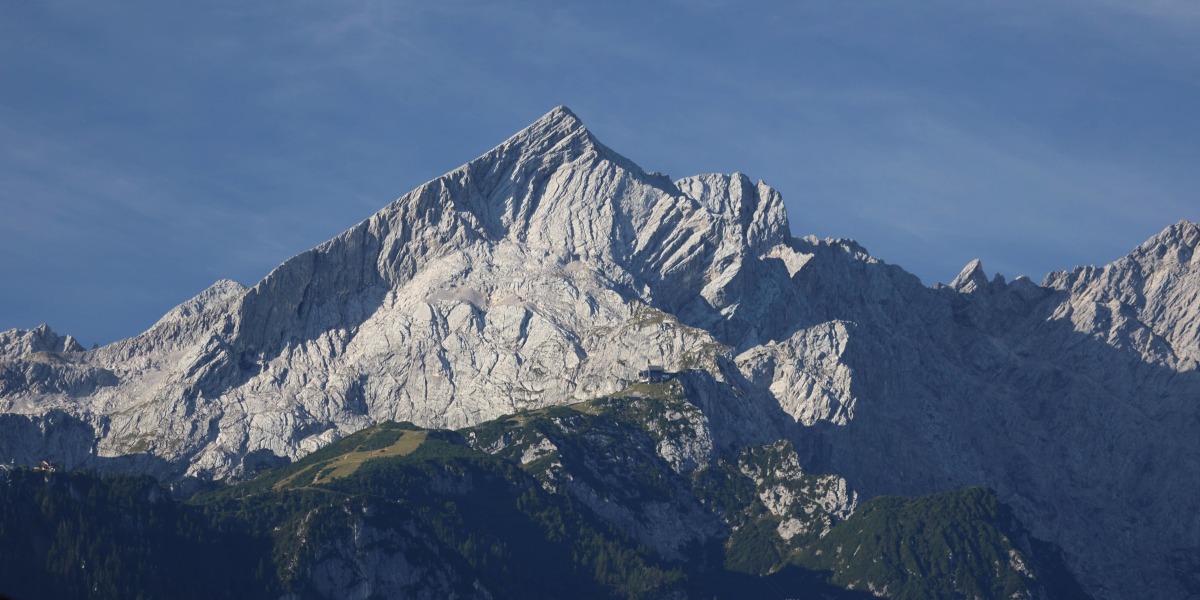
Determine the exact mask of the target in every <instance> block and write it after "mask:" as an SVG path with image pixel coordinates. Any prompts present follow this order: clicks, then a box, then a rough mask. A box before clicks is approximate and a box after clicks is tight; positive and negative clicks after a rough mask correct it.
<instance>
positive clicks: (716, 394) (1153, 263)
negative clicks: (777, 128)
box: [0, 108, 1200, 597]
mask: <svg viewBox="0 0 1200 600" xmlns="http://www.w3.org/2000/svg"><path fill="white" fill-rule="evenodd" d="M1197 229H1198V228H1197V226H1196V225H1194V224H1190V223H1186V222H1185V223H1180V224H1177V225H1175V226H1172V227H1171V228H1169V229H1167V230H1166V231H1164V232H1163V233H1162V234H1161V235H1159V236H1157V237H1155V238H1154V239H1152V240H1150V241H1149V242H1147V243H1146V244H1145V245H1143V246H1141V247H1139V248H1138V249H1137V250H1135V251H1134V252H1133V253H1132V254H1131V255H1130V256H1129V257H1127V258H1125V259H1121V260H1119V261H1117V262H1115V263H1113V264H1111V265H1108V266H1106V267H1102V268H1095V267H1088V268H1084V269H1076V270H1075V271H1073V272H1071V273H1057V274H1052V275H1051V276H1049V277H1048V278H1047V280H1046V282H1045V284H1044V285H1043V286H1038V285H1036V284H1034V283H1032V282H1030V281H1029V280H1028V279H1025V278H1017V279H1016V280H1014V281H1013V282H1011V283H1006V282H1005V281H1004V280H1003V279H1002V278H999V277H997V278H996V279H993V280H991V281H989V280H988V279H987V277H986V275H985V273H984V271H983V267H982V265H981V264H979V263H978V262H973V263H972V264H970V265H968V266H967V268H965V269H964V271H963V273H962V274H961V275H960V276H959V277H958V278H956V279H955V281H954V282H953V283H952V284H951V285H950V286H939V287H935V288H933V289H930V288H926V287H924V286H923V285H922V284H921V283H920V281H919V280H918V279H917V278H916V277H914V276H912V275H910V274H908V273H906V272H904V271H903V270H902V269H900V268H899V267H896V266H892V265H887V264H885V263H882V262H881V261H878V260H877V259H875V258H872V257H871V256H870V255H869V254H868V253H867V252H866V250H865V249H864V248H862V247H861V246H859V245H858V244H856V243H854V242H852V241H848V240H818V239H815V238H804V239H796V238H793V237H791V236H790V232H789V227H788V221H787V217H786V214H785V212H784V209H783V203H782V199H781V198H780V196H779V194H778V193H777V192H775V191H774V190H772V189H770V188H769V187H767V186H766V185H764V184H762V183H757V184H755V183H752V182H751V181H750V180H749V179H747V178H746V177H745V176H742V175H704V176H697V177H689V178H685V179H682V180H679V181H677V182H672V181H670V180H668V179H667V178H665V177H663V176H659V175H654V174H648V173H646V172H644V171H642V170H641V169H640V168H639V167H637V166H636V165H634V164H632V163H631V162H630V161H628V160H627V159H625V158H623V157H621V156H620V155H618V154H616V153H615V152H613V151H611V150H609V149H608V148H606V147H604V146H603V145H602V144H600V143H599V142H598V141H597V140H595V138H594V137H593V136H592V135H591V133H590V132H588V131H587V130H586V129H585V128H584V127H583V125H582V123H580V121H579V120H578V119H577V118H576V117H575V116H574V115H573V114H571V113H570V111H568V110H566V109H565V108H558V109H555V110H554V111H552V112H551V113H549V114H547V115H546V116H545V117H543V118H542V119H540V120H539V121H537V122H536V123H534V124H533V125H531V126H530V127H529V128H527V129H526V130H524V131H522V132H520V133H518V134H517V135H515V136H514V137H512V138H510V139H509V140H507V141H506V142H504V143H503V144H501V145H500V146H498V147H497V148H495V149H493V150H492V151H491V152H489V153H487V154H485V155H483V156H482V157H480V158H478V159H476V160H474V161H472V162H470V163H468V164H466V165H464V166H463V167H461V168H459V169H456V170H455V171H452V172H450V173H448V174H446V175H445V176H443V177H440V178H438V179H436V180H434V181H431V182H429V183H427V184H425V185H422V186H420V187H419V188H417V189H416V190H414V191H412V192H410V193H409V194H407V195H405V196H403V197H401V198H400V199H398V200H396V201H395V202H393V203H392V204H390V205H388V206H387V207H385V208H384V209H383V210H381V211H380V212H379V213H377V214H376V215H374V216H372V217H371V218H369V219H367V220H366V221H364V222H362V223H360V224H358V225H357V226H355V227H354V228H352V229H350V230H349V231H347V232H346V233H344V234H342V235H340V236H338V237H336V238H334V239H333V240H330V241H329V242H327V243H325V244H322V245H321V246H318V247H317V248H314V249H312V250H310V251H308V252H305V253H303V254H300V255H298V256H296V257H294V258H292V259H290V260H288V261H287V262H285V263H284V264H282V265H280V266H279V267H278V268H277V269H276V270H274V271H273V272H272V273H271V274H270V275H268V276H267V277H266V278H265V279H264V280H263V281H261V282H259V283H258V284H257V285H255V286H254V287H252V288H249V289H246V288H243V287H242V286H240V285H238V284H236V283H233V282H229V281H222V282H218V283H217V284H215V285H214V286H213V287H211V288H210V289H208V290H206V291H205V292H203V293H201V294H200V295H199V296H197V297H196V298H194V299H193V300H190V301H188V302H186V303H184V304H182V305H180V306H179V307H177V308H176V309H174V310H172V311H171V312H170V313H168V315H166V316H164V317H163V319H162V320H160V321H159V322H158V323H156V324H155V325H154V326H153V327H152V328H151V329H150V330H148V331H147V332H145V333H143V334H141V335H139V336H136V337H134V338H130V339H127V340H122V341H120V342H117V343H114V344H111V345H109V346H106V347H104V348H100V349H97V350H93V351H89V352H81V351H80V350H81V349H80V348H78V347H77V345H74V344H73V342H72V341H70V340H69V338H59V337H58V336H56V335H54V334H52V332H49V330H48V328H46V329H45V330H42V328H39V329H38V330H33V331H32V332H21V331H13V332H5V333H4V334H0V408H2V409H3V411H4V412H6V413H10V414H8V415H5V420H0V428H2V429H3V430H2V431H0V439H10V438H9V436H8V434H9V433H11V434H12V437H11V439H14V440H22V441H21V442H20V443H19V444H17V443H15V442H14V443H12V444H8V445H4V446H0V450H4V452H5V454H4V455H3V456H0V458H4V459H19V460H22V461H24V460H27V459H36V458H37V457H50V458H57V459H58V460H64V461H66V462H71V463H73V464H114V465H116V464H126V465H128V464H136V465H137V466H138V468H139V469H143V470H147V471H150V472H152V473H155V474H156V475H158V476H160V477H165V478H169V479H177V478H180V477H183V476H186V475H192V476H199V477H214V478H225V477H238V476H241V475H243V474H246V473H249V472H250V471H252V470H253V469H254V466H253V464H254V463H255V462H256V461H258V460H260V459H262V458H263V457H264V456H265V457H267V458H268V459H269V458H270V456H271V455H275V456H277V457H285V458H293V459H294V458H297V457H300V456H303V455H305V454H307V453H309V452H312V451H313V450H316V449H317V448H320V447H322V446H324V445H326V444H328V443H329V442H332V441H334V440H337V439H338V438H340V437H342V436H344V435H346V434H348V433H350V432H353V431H357V430H359V429H361V428H363V427H366V426H368V425H371V424H373V423H377V422H380V421H383V420H388V419H393V420H411V421H413V422H416V423H419V424H422V425H427V426H438V427H462V426H467V425H471V424H475V423H480V422H482V421H485V420H488V419H492V418H495V417H498V416H500V415H504V414H510V413H513V412H516V411H518V410H522V409H527V408H538V407H544V406H547V405H552V404H563V403H568V402H574V401H578V400H582V399H589V398H596V397H600V396H603V395H606V394H612V393H614V392H617V391H619V390H622V389H625V388H626V387H627V385H628V384H629V383H631V382H636V381H638V380H640V379H641V378H642V376H641V373H642V372H643V371H644V370H646V369H647V368H648V367H649V366H651V365H656V366H661V367H662V368H663V369H664V370H665V371H666V372H670V373H684V374H685V375H686V376H684V377H681V378H680V381H681V383H682V385H683V386H684V389H685V392H686V395H687V397H688V398H689V400H690V401H692V402H693V403H694V404H696V405H697V406H698V407H700V409H702V411H703V415H704V416H705V419H707V421H708V428H709V429H711V439H710V442H709V443H711V447H712V448H713V452H714V453H726V454H730V453H732V454H733V455H736V452H737V451H738V449H739V448H743V447H745V446H746V445H749V444H764V443H770V442H774V441H776V440H779V439H782V438H789V439H790V441H791V442H792V443H793V444H794V445H795V448H796V451H797V455H798V457H799V458H798V460H799V463H798V464H803V465H804V466H805V468H810V467H811V468H813V469H815V470H816V472H823V473H836V474H837V475H839V476H841V477H843V478H844V479H845V481H847V482H848V483H849V486H850V487H851V488H852V489H854V490H857V491H858V492H859V493H860V494H862V495H863V496H864V497H870V496H874V495H878V494H915V493H926V492H933V491H940V490H945V489H951V488H959V487H963V486H967V485H980V484H983V485H990V486H992V487H994V488H996V490H997V491H998V493H999V494H1000V496H1001V499H1002V500H1003V501H1004V502H1006V503H1008V504H1011V505H1012V506H1013V507H1014V509H1015V510H1016V511H1017V512H1018V514H1019V516H1020V517H1021V519H1022V520H1024V521H1026V522H1027V523H1029V525H1030V528H1031V529H1032V530H1033V533H1034V534H1036V535H1038V536H1040V537H1043V538H1047V539H1050V540H1053V541H1055V542H1056V543H1059V544H1061V545H1062V546H1063V547H1064V549H1065V550H1066V553H1067V560H1068V562H1069V563H1070V564H1071V565H1072V567H1073V568H1075V569H1077V570H1078V571H1079V572H1080V573H1081V575H1082V580H1083V581H1084V582H1085V583H1086V584H1087V585H1088V586H1090V588H1091V589H1092V590H1093V591H1096V592H1097V593H1098V594H1099V595H1101V596H1103V597H1125V596H1129V595H1131V594H1132V595H1143V596H1144V595H1146V594H1149V595H1150V596H1151V597H1187V595H1188V594H1192V595H1193V596H1195V595H1197V594H1200V587H1189V586H1197V585H1200V582H1197V581H1195V579H1194V577H1192V578H1189V577H1191V575H1189V574H1188V567H1187V565H1192V564H1200V545H1198V544H1197V543H1196V541H1195V540H1197V539H1200V517H1198V516H1197V515H1200V506H1197V502H1198V501H1197V499H1196V498H1195V494H1194V493H1193V491H1194V490H1195V489H1197V488H1200V441H1197V440H1198V438H1196V436H1194V434H1193V430H1194V428H1195V425H1196V423H1197V421H1198V419H1200V417H1198V415H1200V412H1198V411H1200V408H1198V407H1197V403H1196V399H1197V397H1198V396H1200V381H1197V375H1196V364H1197V360H1200V341H1198V339H1197V330H1198V327H1200V325H1198V323H1200V302H1198V301H1197V294H1198V293H1200V292H1198V290H1200V275H1198V274H1197V269H1196V265H1197V264H1198V263H1197V260H1200V259H1197V258H1196V256H1197V253H1196V252H1195V247H1196V244H1197V240H1198V239H1200V233H1198V232H1197ZM49 415H66V416H68V417H69V418H70V422H71V423H72V424H73V426H74V427H75V429H71V431H72V432H73V433H71V434H70V435H68V436H66V437H62V436H57V437H56V434H54V433H52V432H51V431H50V429H53V427H51V426H50V425H46V424H47V423H50V422H51V420H47V419H48V416H49ZM89 432H90V433H89ZM63 440H68V441H63ZM663 449H664V452H667V453H668V454H669V455H672V456H674V458H673V460H675V461H676V463H677V465H678V466H679V468H680V469H683V468H687V467H685V465H687V464H690V463H693V462H696V461H698V460H699V458H698V457H697V456H693V455H691V454H688V453H686V452H682V453H681V451H680V449H679V448H675V447H674V446H672V444H671V443H667V444H666V445H664V446H663ZM535 454H536V452H535ZM129 456H132V457H133V458H126V459H120V458H118V457H129ZM252 459H253V460H252ZM533 459H535V457H534V455H531V460H533ZM122 461H124V462H122ZM129 461H133V462H129ZM268 462H270V460H268ZM1181 565H1182V566H1181ZM1122 574H1123V575H1122ZM1147 590H1149V591H1148V592H1147Z"/></svg>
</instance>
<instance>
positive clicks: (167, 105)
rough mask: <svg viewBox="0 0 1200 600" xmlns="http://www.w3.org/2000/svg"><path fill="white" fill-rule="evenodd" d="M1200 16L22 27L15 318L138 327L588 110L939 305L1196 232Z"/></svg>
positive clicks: (8, 160)
mask: <svg viewBox="0 0 1200 600" xmlns="http://www.w3.org/2000/svg"><path fill="white" fill-rule="evenodd" d="M1198 30H1200V11H1198V9H1197V8H1195V5H1194V4H1192V3H1190V2H1175V1H1165V0H1158V1H1151V2H1141V3H1131V2H1122V1H1118V0H1100V1H1098V2H1084V1H1083V0H1054V1H1051V2H1032V1H1025V0H1018V1H1016V2H999V1H996V2H992V1H985V2H976V3H958V2H948V1H940V0H935V1H934V2H928V3H923V4H921V5H920V6H911V5H910V6H897V5H895V4H894V3H890V2H882V1H866V2H855V3H846V2H833V1H811V2H742V3H730V2H721V1H719V0H710V1H706V2H702V3H692V2H669V3H662V4H646V3H627V2H612V3H593V4H564V3H558V2H549V1H528V2H516V3H504V4H498V3H486V2H442V3H426V2H383V1H379V0H355V1H348V2H338V3H327V2H315V1H306V2H299V3H288V4H287V5H286V6H284V5H281V4H275V3H237V2H217V3H202V4H196V5H190V6H187V7H184V8H182V9H181V8H177V7H168V6H164V5H162V4H161V3H151V2H140V3H138V2H135V3H127V4H121V5H100V4H95V3H86V2H43V3H10V4H6V5H4V6H2V7H0V77H3V78H4V81H5V82H6V84H7V85H5V86H2V88H0V209H3V212H4V214H5V216H6V217H7V218H5V219H0V232H3V235H2V236H0V281H4V282H5V286H6V287H5V290H4V292H5V293H3V294H0V328H8V327H31V326H33V325H36V324H37V323H39V322H42V321H48V322H50V323H51V324H52V325H53V326H55V328H56V329H59V330H62V331H65V332H68V333H72V334H75V335H77V336H78V337H81V338H83V339H84V340H86V341H101V342H107V341H111V340H114V339H117V338H119V337H124V336H128V335H132V334H135V333H137V332H138V331H140V330H141V329H144V328H145V327H146V326H148V325H149V324H151V323H153V322H154V321H155V320H156V319H157V318H158V317H159V316H160V315H161V314H162V313H163V312H165V311H166V310H168V309H169V308H170V307H171V306H173V305H174V304H176V303H178V302H180V301H183V300H185V299H186V298H188V297H189V296H191V295H192V294H194V293H196V292H198V291H200V290H201V289H203V288H204V287H206V286H207V285H208V284H209V283H211V282H212V281H213V280H215V279H217V278H221V277H230V278H233V279H237V280H239V281H241V282H242V283H245V284H253V283H254V282H255V281H257V280H258V279H259V278H261V277H262V276H263V275H265V274H266V272H267V271H269V270H270V269H271V268H272V267H273V266H275V265H277V264H278V263H279V262H281V261H283V260H284V259H286V258H287V257H288V256H291V255H293V254H296V253H298V252H300V251H303V250H305V249H307V248H309V247H311V246H313V245H315V244H317V243H320V242H321V241H324V240H325V239H328V238H329V237H332V236H333V235H336V234H337V233H339V232H341V231H342V230H344V229H346V228H348V227H349V226H351V225H353V224H354V223H355V222H357V221H359V220H361V219H363V218H365V217H367V216H369V215H370V214H371V213H372V212H373V211H374V210H377V209H378V208H380V207H382V206H383V205H384V204H386V203H387V202H388V201H390V200H391V199H393V198H395V197H397V196H399V195H400V194H402V193H404V192H405V191H407V190H409V189H411V188H412V187H414V186H416V185H418V184H420V183H422V182H423V181H426V180H428V179H431V178H433V177H436V176H438V175H440V174H441V173H443V172H445V171H448V170H450V169H452V168H454V167H457V166H458V165H460V164H462V163H463V162H465V161H467V160H470V159H471V158H473V157H475V156H477V155H479V154H481V153H482V152H483V151H485V150H487V149H488V148H490V147H491V146H493V145H494V144H496V143H498V142H500V141H501V140H503V139H505V138H506V137H507V136H508V135H510V134H512V133H513V132H514V131H516V130H517V129H519V128H521V127H523V126H524V125H526V124H528V123H529V122H530V121H532V120H534V119H536V118H537V117H538V116H540V115H541V114H542V113H544V112H545V111H546V110H548V109H549V108H551V107H553V106H554V105H557V104H567V105H569V106H571V107H572V108H573V109H574V110H575V112H576V113H578V114H579V115H580V116H581V117H582V118H583V119H584V121H585V122H586V123H588V125H589V126H590V127H591V128H592V129H593V130H594V131H595V132H596V133H597V135H598V137H600V138H601V139H602V140H603V141H604V142H605V143H606V144H608V145H609V146H611V147H613V148H614V149H616V150H617V151H619V152H622V153H624V154H626V155H628V156H630V158H632V159H634V160H635V161H636V162H638V163H639V164H641V165H642V166H644V167H645V168H647V169H648V170H657V171H665V172H668V173H670V174H672V175H673V176H676V177H679V176H685V175H691V174H695V173H700V172H711V171H720V172H730V171H742V172H745V173H747V174H749V175H750V176H752V177H756V178H762V179H764V180H766V181H767V182H768V183H769V184H771V185H773V186H774V187H776V188H777V189H779V190H780V191H781V192H782V193H783V195H784V197H785V198H786V201H787V203H788V206H789V212H790V216H791V220H792V224H793V230H794V232H795V233H796V234H798V235H805V234H816V235H820V236H837V237H853V238H856V239H858V240H859V241H860V242H862V243H863V244H864V245H866V246H867V247H868V248H869V249H871V251H872V252H873V253H875V254H876V255H878V256H880V257H882V258H884V259H885V260H888V261H889V262H894V263H897V264H900V265H901V266H903V267H905V268H906V269H908V270H910V271H912V272H914V273H916V274H917V275H919V276H920V277H921V278H922V279H923V280H924V281H925V282H926V283H933V282H936V281H946V280H949V279H950V278H952V277H953V276H954V274H955V273H957V271H958V269H959V268H960V267H961V266H962V264H964V263H965V262H967V261H968V260H970V259H972V258H976V257H980V258H982V259H983V260H984V263H985V265H986V266H987V267H988V268H989V270H995V271H1000V272H1002V273H1004V274H1005V275H1006V276H1009V277H1012V276H1014V275H1017V274H1022V273H1024V274H1028V275H1031V276H1033V277H1034V278H1035V279H1039V278H1040V277H1041V276H1042V275H1043V274H1045V273H1046V272H1047V271H1049V270H1052V269H1058V268H1070V267H1072V266H1074V265H1075V264H1081V263H1102V262H1107V261H1109V260H1113V259H1115V258H1117V257H1119V256H1121V255H1122V254H1123V253H1125V252H1127V251H1128V250H1129V249H1130V248H1132V247H1133V246H1134V245H1136V244H1137V243H1138V242H1140V241H1142V240H1144V239H1145V238H1146V237H1148V236H1149V235H1151V234H1153V233H1155V232H1157V231H1158V230H1161V229H1162V228H1163V227H1165V226H1167V225H1169V224H1170V223H1172V222H1174V221H1177V220H1179V219H1181V218H1189V219H1196V218H1198V217H1200V215H1197V214H1196V213H1195V208H1193V206H1194V194H1192V192H1191V190H1194V189H1196V188H1197V184H1200V181H1198V178H1200V175H1197V174H1195V173H1194V168H1193V167H1192V165H1194V164H1197V162H1198V161H1200V156H1197V153H1198V152H1200V150H1198V148H1200V144H1197V136H1198V134H1200V117H1197V116H1194V114H1193V113H1194V110H1192V109H1191V108H1190V107H1192V106H1195V105H1197V104H1200V90H1198V89H1197V83H1196V82H1200V77H1198V76H1197V75H1200V74H1198V73H1197V69H1198V68H1200V65H1197V60H1196V58H1195V57H1197V56H1200V53H1198V52H1197V50H1200V48H1197V46H1198V45H1200V41H1198V40H1200V35H1196V34H1198V33H1200V31H1198Z"/></svg>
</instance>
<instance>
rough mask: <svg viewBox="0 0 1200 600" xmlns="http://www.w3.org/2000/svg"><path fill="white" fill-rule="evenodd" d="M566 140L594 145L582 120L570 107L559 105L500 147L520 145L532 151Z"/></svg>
mask: <svg viewBox="0 0 1200 600" xmlns="http://www.w3.org/2000/svg"><path fill="white" fill-rule="evenodd" d="M566 140H582V141H584V142H585V144H586V145H589V146H591V145H595V139H594V138H593V137H592V134H591V132H589V131H588V130H587V127H584V125H583V121H582V120H580V119H579V117H577V116H576V115H575V113H573V112H571V109H569V108H567V107H566V106H563V105H559V106H556V107H554V108H553V109H552V110H551V111H550V112H548V113H546V114H544V115H542V117H541V118H540V119H538V120H536V121H534V122H533V123H531V124H530V125H529V126H528V127H526V128H525V129H522V130H521V131H519V132H517V133H516V135H514V136H512V137H511V138H509V139H508V140H507V141H505V142H504V143H503V144H501V146H500V147H501V148H503V147H511V146H514V145H520V146H525V147H527V148H529V149H531V150H534V151H545V150H549V149H551V148H554V147H556V146H558V145H560V144H562V143H563V142H564V141H566Z"/></svg>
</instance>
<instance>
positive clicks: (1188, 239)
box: [1137, 219, 1200, 252]
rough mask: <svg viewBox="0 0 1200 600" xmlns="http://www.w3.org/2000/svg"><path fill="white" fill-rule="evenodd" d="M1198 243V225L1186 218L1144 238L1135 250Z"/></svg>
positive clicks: (1188, 246)
mask: <svg viewBox="0 0 1200 600" xmlns="http://www.w3.org/2000/svg"><path fill="white" fill-rule="evenodd" d="M1198 244H1200V225H1197V224H1196V223H1192V222H1191V221H1188V220H1187V219H1184V220H1181V221H1179V222H1178V223H1175V224H1174V225H1171V226H1169V227H1167V228H1166V229H1164V230H1162V231H1161V232H1159V233H1158V234H1157V235H1155V236H1154V237H1152V238H1150V239H1148V240H1146V242H1145V243H1143V244H1142V245H1141V246H1138V248H1137V251H1143V252H1144V251H1150V250H1153V249H1154V248H1158V247H1168V248H1184V247H1186V248H1192V249H1194V248H1195V247H1196V246H1197V245H1198Z"/></svg>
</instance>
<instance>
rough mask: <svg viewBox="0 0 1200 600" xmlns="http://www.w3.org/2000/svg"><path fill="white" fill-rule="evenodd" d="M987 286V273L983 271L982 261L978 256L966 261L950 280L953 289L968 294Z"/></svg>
mask: <svg viewBox="0 0 1200 600" xmlns="http://www.w3.org/2000/svg"><path fill="white" fill-rule="evenodd" d="M987 286H988V279H987V274H985V273H984V272H983V261H981V260H979V259H978V258H977V259H975V260H973V261H971V262H969V263H967V266H965V267H963V270H962V271H961V272H960V273H959V274H958V277H955V278H954V281H951V282H950V287H951V288H953V289H954V290H955V291H958V292H962V293H964V294H969V293H971V292H975V291H978V290H982V289H984V288H986V287H987Z"/></svg>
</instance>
